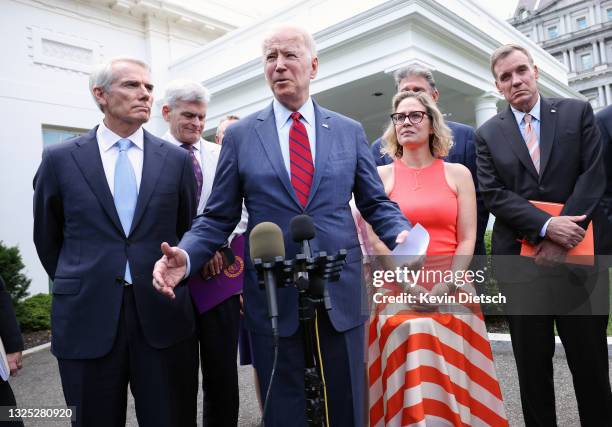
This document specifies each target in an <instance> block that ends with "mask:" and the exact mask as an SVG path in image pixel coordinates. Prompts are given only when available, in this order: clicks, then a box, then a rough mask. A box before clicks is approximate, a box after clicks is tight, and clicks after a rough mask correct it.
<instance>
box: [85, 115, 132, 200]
mask: <svg viewBox="0 0 612 427" xmlns="http://www.w3.org/2000/svg"><path fill="white" fill-rule="evenodd" d="M96 138H97V140H98V148H99V149H100V157H101V158H102V166H103V167H104V175H106V182H107V183H108V187H109V188H110V191H111V194H112V195H113V196H114V195H115V164H116V163H117V157H119V146H118V145H117V141H119V140H120V139H123V138H122V137H120V136H119V135H117V134H116V133H115V132H113V131H112V130H110V129H109V128H107V127H106V125H105V124H104V122H101V123H100V125H99V126H98V130H97V131H96ZM125 139H129V140H130V141H132V145H130V148H128V150H127V156H128V159H129V160H130V163H131V164H132V168H133V169H134V175H136V188H137V189H138V191H140V181H141V180H142V163H143V158H144V131H143V130H142V127H139V128H138V130H137V131H136V132H134V133H133V134H131V135H130V136H128V137H127V138H125Z"/></svg>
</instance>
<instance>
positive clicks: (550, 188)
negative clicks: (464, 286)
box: [476, 97, 605, 255]
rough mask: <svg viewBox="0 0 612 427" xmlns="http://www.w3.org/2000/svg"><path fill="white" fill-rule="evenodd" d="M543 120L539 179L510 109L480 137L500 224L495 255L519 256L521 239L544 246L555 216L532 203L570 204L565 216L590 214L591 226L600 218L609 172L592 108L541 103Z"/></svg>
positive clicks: (483, 186) (483, 176) (487, 192)
mask: <svg viewBox="0 0 612 427" xmlns="http://www.w3.org/2000/svg"><path fill="white" fill-rule="evenodd" d="M540 114H541V125H540V165H541V166H540V174H539V175H538V173H537V171H536V169H535V167H534V166H533V162H532V160H531V157H530V156H529V153H528V150H527V146H526V144H525V142H524V139H523V137H522V135H521V132H520V129H519V127H518V125H517V123H516V119H515V117H514V114H513V113H512V110H511V109H510V107H509V106H508V108H506V109H505V110H504V111H502V112H501V113H499V114H497V115H496V116H495V117H493V118H491V119H490V120H488V121H487V122H486V123H485V124H483V125H482V126H481V127H480V128H479V129H478V130H477V131H476V149H477V164H478V181H479V183H480V190H481V192H482V195H483V197H484V201H485V204H486V206H487V208H488V209H489V211H490V212H491V213H492V214H493V215H495V218H496V219H495V225H494V228H493V238H492V247H491V252H492V254H493V255H516V254H519V253H520V243H519V242H518V240H521V239H527V240H528V241H530V242H532V243H534V244H535V243H538V242H539V241H540V240H541V238H540V237H539V233H540V230H541V229H542V226H543V225H544V223H545V222H546V221H547V220H548V219H549V218H550V215H549V214H547V213H545V212H543V211H541V210H539V209H537V208H535V207H534V206H533V205H532V204H531V203H529V202H528V200H540V201H547V202H557V203H564V204H565V207H564V209H563V211H562V215H582V214H586V215H587V216H588V219H587V221H590V220H591V218H592V217H593V216H596V215H594V214H595V213H596V207H597V205H598V203H599V200H600V198H601V196H602V194H603V192H604V188H605V172H604V168H603V162H602V159H601V143H600V140H599V131H598V129H597V127H596V126H595V120H594V116H593V110H592V108H591V106H590V104H589V103H587V102H583V101H579V100H575V99H564V98H561V99H560V98H544V97H541V113H540ZM587 221H585V223H584V224H582V225H583V226H585V227H586V224H587Z"/></svg>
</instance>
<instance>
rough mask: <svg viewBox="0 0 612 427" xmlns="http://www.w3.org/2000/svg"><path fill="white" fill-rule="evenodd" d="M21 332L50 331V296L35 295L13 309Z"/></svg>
mask: <svg viewBox="0 0 612 427" xmlns="http://www.w3.org/2000/svg"><path fill="white" fill-rule="evenodd" d="M15 312H16V314H17V320H18V321H19V325H20V326H21V331H22V332H31V331H42V330H47V329H51V295H49V294H36V295H34V296H31V297H30V298H28V299H26V300H24V301H23V302H21V303H19V304H18V305H17V307H16V309H15Z"/></svg>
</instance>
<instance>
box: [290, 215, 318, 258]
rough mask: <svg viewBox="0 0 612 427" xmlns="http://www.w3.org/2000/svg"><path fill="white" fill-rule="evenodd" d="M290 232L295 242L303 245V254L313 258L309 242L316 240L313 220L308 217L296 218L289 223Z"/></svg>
mask: <svg viewBox="0 0 612 427" xmlns="http://www.w3.org/2000/svg"><path fill="white" fill-rule="evenodd" d="M289 232H290V233H291V238H292V239H293V241H294V242H296V243H301V244H302V253H303V254H304V255H306V256H307V257H311V256H312V252H311V251H310V243H309V242H308V241H309V240H311V239H314V236H315V226H314V222H313V221H312V218H311V217H309V216H308V215H298V216H294V217H293V218H292V219H291V221H290V222H289Z"/></svg>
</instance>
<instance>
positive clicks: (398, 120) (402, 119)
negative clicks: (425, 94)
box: [390, 111, 430, 125]
mask: <svg viewBox="0 0 612 427" xmlns="http://www.w3.org/2000/svg"><path fill="white" fill-rule="evenodd" d="M425 116H428V117H430V116H429V114H427V112H426V111H411V112H410V113H408V114H404V113H394V114H391V116H390V117H391V120H393V124H394V125H403V124H404V123H406V118H408V121H409V122H410V123H411V124H413V125H418V124H419V123H421V122H422V121H423V117H425Z"/></svg>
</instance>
